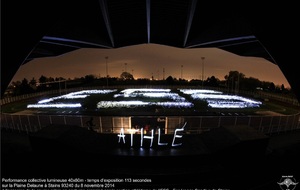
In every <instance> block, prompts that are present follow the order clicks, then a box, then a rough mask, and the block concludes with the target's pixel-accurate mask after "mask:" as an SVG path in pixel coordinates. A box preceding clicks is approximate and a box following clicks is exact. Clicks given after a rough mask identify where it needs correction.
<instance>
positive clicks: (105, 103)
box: [97, 101, 194, 108]
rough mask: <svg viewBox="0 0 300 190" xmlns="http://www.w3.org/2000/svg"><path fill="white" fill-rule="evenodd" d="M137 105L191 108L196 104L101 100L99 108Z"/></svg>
mask: <svg viewBox="0 0 300 190" xmlns="http://www.w3.org/2000/svg"><path fill="white" fill-rule="evenodd" d="M135 106H163V107H169V108H170V107H178V108H190V107H193V106H194V104H192V103H190V102H144V101H100V102H98V104H97V108H114V107H125V108H130V107H135Z"/></svg>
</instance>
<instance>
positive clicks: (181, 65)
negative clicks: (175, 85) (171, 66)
mask: <svg viewBox="0 0 300 190" xmlns="http://www.w3.org/2000/svg"><path fill="white" fill-rule="evenodd" d="M182 67H183V65H181V75H180V78H181V79H182Z"/></svg>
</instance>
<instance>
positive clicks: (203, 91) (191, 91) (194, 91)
mask: <svg viewBox="0 0 300 190" xmlns="http://www.w3.org/2000/svg"><path fill="white" fill-rule="evenodd" d="M179 90H180V92H183V93H184V94H196V93H201V94H222V92H220V91H215V90H205V89H179Z"/></svg>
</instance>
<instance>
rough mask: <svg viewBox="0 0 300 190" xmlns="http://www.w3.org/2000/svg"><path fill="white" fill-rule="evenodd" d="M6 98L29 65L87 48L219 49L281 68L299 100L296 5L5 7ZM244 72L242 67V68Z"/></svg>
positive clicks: (147, 1)
mask: <svg viewBox="0 0 300 190" xmlns="http://www.w3.org/2000/svg"><path fill="white" fill-rule="evenodd" d="M1 4H2V6H1V9H2V10H1V12H2V18H1V25H2V42H1V43H2V51H1V53H2V55H1V58H2V63H1V66H2V73H1V76H2V77H1V95H2V94H3V93H4V91H5V89H6V88H7V86H8V84H9V82H10V80H11V79H12V77H13V76H14V74H15V73H16V71H17V70H18V68H19V67H20V66H21V65H22V64H26V63H27V62H28V61H31V60H33V59H35V58H41V57H50V56H58V55H62V54H64V53H67V52H70V51H73V50H77V49H80V48H105V49H110V48H119V47H124V46H130V45H137V44H161V45H167V46H173V47H178V48H186V49H188V48H207V47H216V48H220V49H223V50H226V51H229V52H232V53H234V54H237V55H241V56H254V57H262V58H265V59H267V60H269V61H270V62H272V63H274V64H277V65H278V66H279V68H280V69H281V71H282V72H283V74H284V75H285V77H286V78H287V80H288V82H289V83H290V85H291V87H292V89H293V90H294V92H295V94H296V95H297V97H298V99H300V82H299V81H300V80H298V74H297V73H296V72H295V71H297V65H296V64H295V63H296V62H297V53H296V48H294V47H295V46H297V44H298V41H299V36H298V34H299V33H298V30H299V29H297V24H296V21H297V18H299V17H297V14H298V13H297V11H294V9H296V7H297V6H296V4H295V5H293V4H292V3H291V2H290V3H289V4H284V3H282V2H272V4H267V3H264V2H260V1H256V0H254V1H243V2H228V1H205V0H90V1H83V0H78V1H68V2H67V1H58V0H44V1H37V0H27V1H18V2H16V1H5V2H2V3H1ZM241 64H242V63H241Z"/></svg>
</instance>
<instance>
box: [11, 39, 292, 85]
mask: <svg viewBox="0 0 300 190" xmlns="http://www.w3.org/2000/svg"><path fill="white" fill-rule="evenodd" d="M106 56H108V59H107V65H108V75H109V76H111V77H119V76H120V74H121V73H122V72H123V71H127V72H129V73H131V74H133V76H134V78H135V79H137V78H151V77H152V76H153V77H154V78H155V79H160V80H161V79H163V78H167V77H168V76H172V77H174V78H177V79H178V78H181V76H182V78H184V79H187V80H189V79H201V78H202V59H201V57H205V59H204V79H206V78H207V77H211V76H215V77H216V78H218V79H220V80H224V76H225V75H227V74H228V73H229V71H239V72H241V73H243V74H245V76H246V77H254V78H257V79H259V80H261V81H268V82H274V84H275V85H281V84H284V86H285V87H286V88H287V87H288V88H289V87H290V85H289V83H288V82H287V80H286V78H285V77H284V75H283V74H282V72H281V70H280V69H279V67H278V66H277V65H275V64H273V63H271V62H269V61H267V60H265V59H263V58H258V57H244V56H238V55H235V54H233V53H229V52H227V51H224V50H221V49H217V48H195V49H182V48H175V47H169V46H164V45H157V44H142V45H135V46H128V47H123V48H116V49H88V48H84V49H79V50H76V51H73V52H69V53H66V54H64V55H60V56H57V57H48V58H37V59H35V60H33V61H30V62H28V63H26V64H25V65H23V66H21V67H20V68H19V70H18V71H17V73H16V75H15V76H14V78H13V79H12V81H17V80H22V79H24V78H26V79H28V80H31V79H32V78H33V77H34V78H35V79H36V80H38V79H39V77H40V76H41V75H44V76H46V77H53V78H55V77H64V78H71V79H73V78H75V77H77V78H79V77H84V76H85V75H89V74H93V75H95V76H96V77H105V76H106V59H105V57H106Z"/></svg>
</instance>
